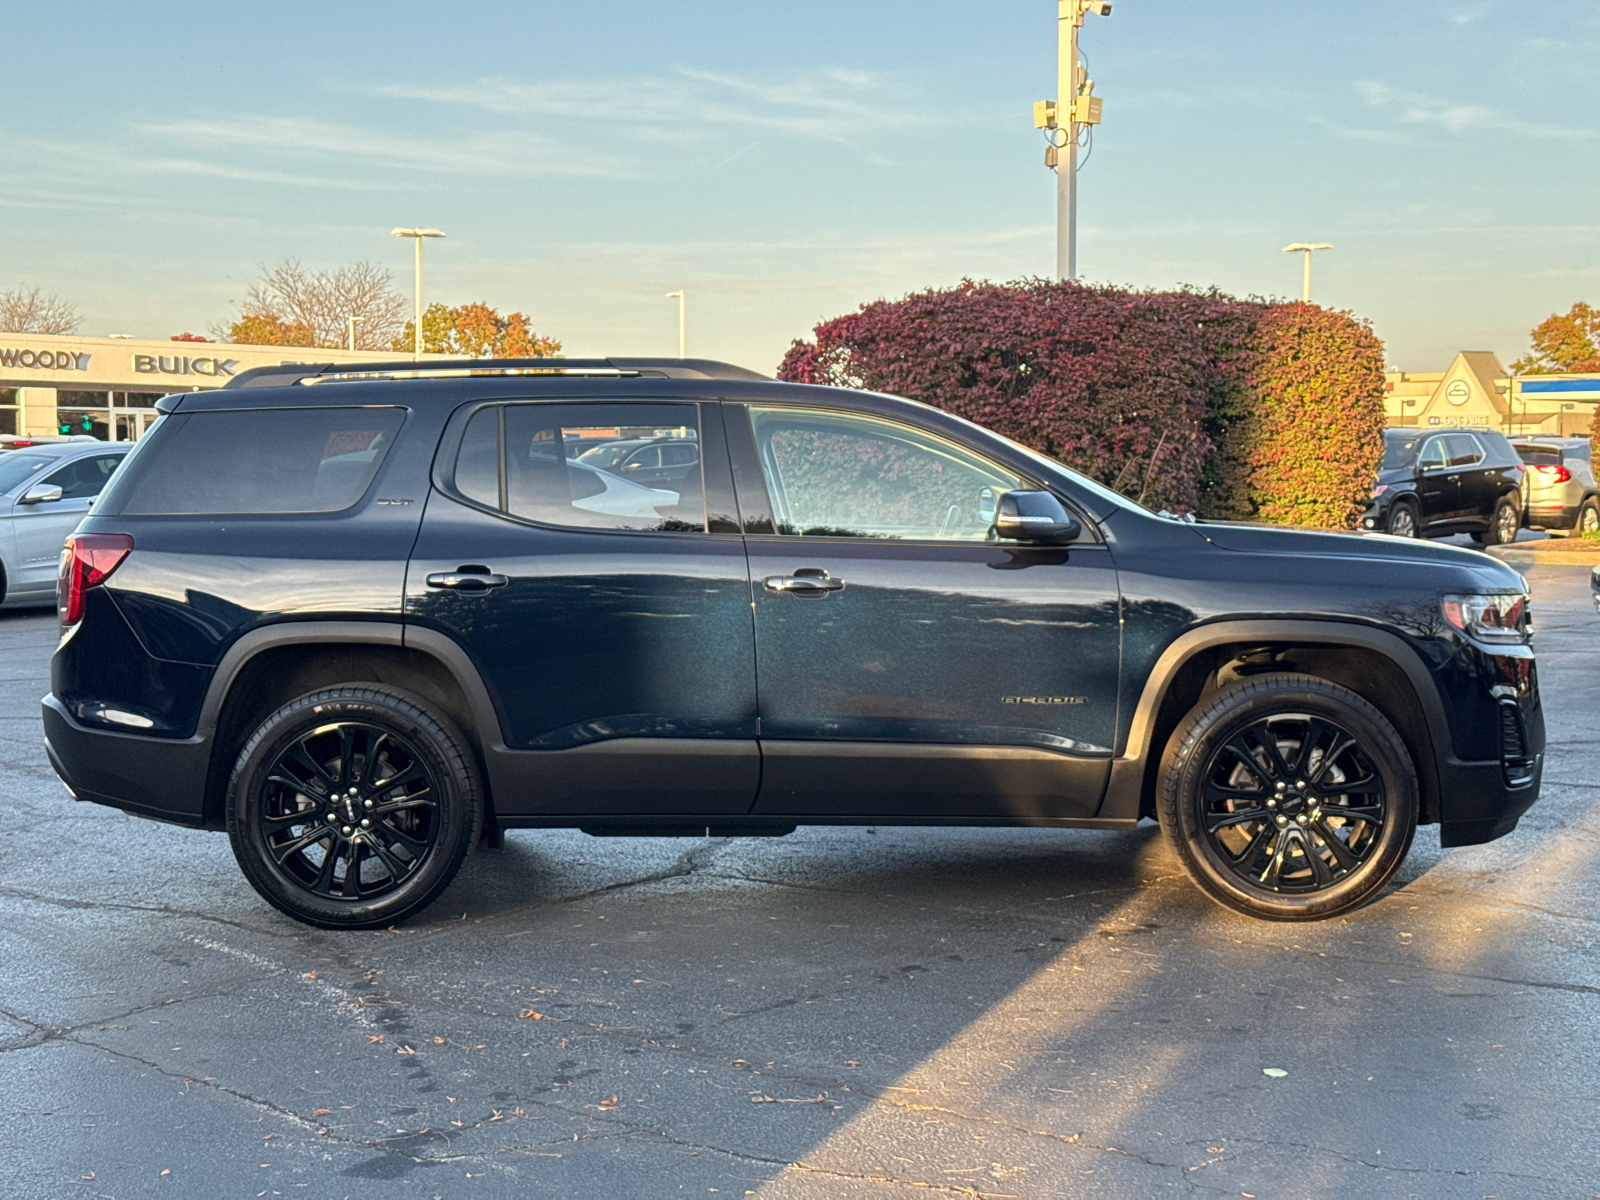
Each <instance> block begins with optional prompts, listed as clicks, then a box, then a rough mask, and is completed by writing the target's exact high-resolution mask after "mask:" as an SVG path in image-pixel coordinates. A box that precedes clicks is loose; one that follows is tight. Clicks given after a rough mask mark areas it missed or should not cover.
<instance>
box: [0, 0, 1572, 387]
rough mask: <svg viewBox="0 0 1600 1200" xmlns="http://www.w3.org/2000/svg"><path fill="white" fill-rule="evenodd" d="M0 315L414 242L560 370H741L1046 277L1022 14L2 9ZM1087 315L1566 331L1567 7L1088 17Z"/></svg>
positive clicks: (1498, 347)
mask: <svg viewBox="0 0 1600 1200" xmlns="http://www.w3.org/2000/svg"><path fill="white" fill-rule="evenodd" d="M0 24H3V26H4V32H3V38H4V44H5V45H6V47H7V53H6V56H5V58H6V66H5V71H4V74H3V76H0V156H3V159H4V163H5V167H4V170H3V171H0V289H3V288H6V287H10V286H14V285H15V284H17V283H22V282H25V283H27V284H30V285H31V284H39V285H41V286H43V287H45V288H46V289H47V290H51V291H55V292H58V293H60V294H62V295H63V296H65V297H66V298H68V299H71V300H74V301H76V302H77V303H78V305H79V307H80V308H81V310H82V312H83V314H84V317H85V321H84V325H83V329H82V332H84V333H86V334H104V333H111V332H118V333H133V334H136V335H139V336H149V337H165V336H167V335H169V334H173V333H178V332H182V331H185V330H195V331H198V332H203V331H204V330H206V329H207V328H209V327H210V326H211V325H213V324H215V323H216V322H218V321H220V320H222V319H224V318H225V317H226V316H227V315H229V313H230V312H232V311H234V310H236V308H237V304H238V301H239V300H240V299H242V297H243V295H244V292H245V289H246V287H247V286H248V284H249V282H250V281H251V280H252V279H253V278H254V277H255V276H256V275H257V274H258V269H259V265H260V264H263V263H265V264H273V263H276V262H278V261H281V260H282V259H284V258H286V257H296V258H298V259H300V260H301V261H302V262H303V263H304V264H305V265H306V266H308V267H313V268H323V267H334V266H338V265H340V264H342V263H346V262H350V261H354V260H357V259H370V260H375V261H378V262H381V263H383V264H385V265H387V266H389V267H390V268H392V270H393V271H394V275H395V281H396V283H397V284H398V285H399V286H400V287H401V288H402V289H404V290H406V291H407V292H408V293H409V289H410V285H411V257H410V245H409V243H402V242H401V241H400V240H399V239H395V238H391V237H389V236H388V231H389V229H390V228H391V227H393V226H395V225H413V224H423V225H434V226H437V227H439V228H441V229H443V230H445V232H446V233H447V234H448V235H449V236H448V238H447V239H446V240H445V241H443V242H432V243H430V244H429V245H428V247H427V255H428V260H427V268H426V275H425V278H426V282H427V286H428V293H429V298H430V299H437V300H443V301H445V302H448V303H461V302H464V301H468V300H486V301H488V302H489V303H491V304H493V305H495V306H497V307H499V308H501V309H502V310H509V309H521V310H523V311H525V312H527V313H529V314H530V315H531V316H532V317H533V319H534V324H535V327H536V328H537V329H538V330H539V331H540V332H541V333H545V334H548V335H550V336H554V337H557V338H560V339H561V340H563V341H564V342H565V344H566V348H567V351H568V352H569V353H574V354H607V353H610V354H668V353H674V352H675V349H676V339H677V313H676V305H675V302H674V301H669V300H667V299H665V298H664V297H663V295H662V294H663V293H664V292H667V291H671V290H674V289H677V288H685V289H687V291H688V295H689V342H690V345H689V349H690V353H691V354H696V355H704V356H708V357H719V358H727V359H730V360H732V361H735V362H740V363H743V364H745V365H748V366H752V367H756V368H758V369H761V370H771V369H773V368H774V367H775V365H776V363H777V361H778V359H779V357H780V356H781V355H782V353H783V351H784V349H785V348H786V347H787V345H788V343H789V342H790V340H791V339H793V338H796V337H802V336H806V335H807V334H808V333H809V331H810V329H811V327H812V326H813V325H814V324H816V323H817V322H818V321H820V320H823V319H826V318H828V317H831V316H836V315H839V314H841V313H844V312H849V311H853V310H854V309H855V308H856V307H857V306H858V305H859V304H861V303H863V302H865V301H870V300H873V299H876V298H879V297H885V296H887V297H895V296H900V295H904V294H906V293H907V292H910V291H916V290H920V289H923V288H926V287H941V286H947V285H950V284H952V283H955V282H956V281H958V280H959V279H961V278H962V277H963V276H971V277H974V278H989V279H1012V278H1019V277H1023V276H1028V275H1047V274H1049V273H1050V271H1051V270H1052V269H1053V266H1054V237H1055V233H1054V219H1055V218H1054V203H1055V201H1054V194H1055V191H1054V177H1053V176H1052V175H1051V173H1050V172H1049V171H1047V170H1046V168H1045V167H1044V166H1043V162H1042V158H1043V143H1042V141H1041V139H1040V134H1039V133H1037V132H1036V131H1035V130H1034V129H1033V128H1032V120H1031V105H1032V102H1033V101H1034V100H1036V99H1041V98H1044V97H1047V96H1053V95H1054V91H1055V4H1054V3H1052V2H1051V0H989V2H988V3H982V4H976V3H968V4H960V3H951V2H945V0H915V2H913V0H873V2H869V0H854V2H851V3H844V2H838V0H811V3H808V4H806V5H800V6H794V5H791V6H782V5H773V4H755V3H750V2H748V0H746V2H742V3H732V2H722V0H703V2H700V3H693V4H681V3H679V4H673V3H660V2H659V0H658V2H655V3H635V2H633V0H609V2H606V3H598V4H571V3H566V4H559V5H557V4H546V3H537V2H524V3H517V4H509V3H506V4H496V3H479V4H474V5H449V4H438V3H432V4H408V3H384V4H368V3H358V2H352V0H342V2H341V3H337V4H329V3H326V2H325V0H324V2H323V3H318V4H304V3H275V4H272V5H261V4H250V5H246V4H238V3H221V4H218V3H216V2H215V0H213V2H211V3H207V4H204V5H202V4H156V3H145V4H138V5H128V4H115V5H113V4H87V3H72V2H70V0H65V2H63V3H60V4H54V5H43V4H29V5H23V4H13V5H7V6H6V8H5V11H4V15H3V18H0ZM1083 47H1084V50H1085V53H1086V55H1087V58H1088V64H1089V68H1090V74H1091V76H1093V78H1094V79H1095V80H1096V83H1097V88H1096V91H1097V94H1099V95H1101V96H1103V97H1104V98H1105V123H1104V124H1103V125H1102V126H1101V127H1100V128H1099V129H1098V130H1097V131H1096V133H1095V144H1094V149H1093V152H1092V154H1091V155H1090V157H1089V159H1088V161H1087V162H1086V164H1085V166H1084V169H1083V172H1082V174H1081V176H1080V179H1081V189H1082V192H1081V201H1080V218H1079V219H1080V234H1079V264H1080V270H1081V271H1082V272H1083V275H1084V276H1085V277H1086V278H1088V279H1091V280H1097V281H1106V282H1113V283H1118V284H1125V285H1132V286H1136V287H1167V286H1172V285H1175V284H1180V283H1189V284H1194V285H1198V286H1211V285H1215V286H1218V287H1220V288H1222V289H1224V290H1226V291H1230V292H1234V293H1237V294H1240V295H1245V294H1258V295H1273V296H1294V295H1298V293H1299V286H1300V266H1299V258H1298V256H1296V255H1286V254H1283V253H1282V252H1281V249H1280V248H1281V247H1282V246H1283V245H1285V244H1286V243H1288V242H1291V241H1300V240H1308V241H1327V242H1332V243H1334V247H1335V248H1334V249H1333V250H1331V251H1328V252H1326V253H1323V254H1320V255H1319V256H1318V259H1317V264H1316V279H1315V284H1314V298H1315V299H1317V300H1318V301H1319V302H1321V303H1326V304H1330V305H1333V306H1336V307H1340V308H1350V309H1353V310H1354V311H1356V312H1357V313H1359V314H1362V315H1364V316H1367V317H1369V318H1371V320H1372V322H1373V324H1374V326H1375V328H1376V329H1377V332H1378V334H1379V335H1380V336H1381V337H1382V338H1383V339H1384V341H1385V343H1386V345H1387V346H1388V358H1389V361H1390V362H1391V363H1393V364H1395V365H1398V366H1401V367H1403V368H1405V369H1407V370H1413V371H1426V370H1442V369H1443V368H1444V367H1445V366H1446V365H1447V364H1448V361H1449V358H1450V356H1451V355H1452V354H1453V353H1454V352H1455V351H1456V350H1458V349H1490V350H1495V351H1498V352H1499V353H1500V354H1501V356H1502V358H1503V359H1505V360H1506V361H1507V362H1509V361H1510V359H1511V358H1512V357H1514V356H1516V355H1517V354H1519V353H1521V352H1522V351H1523V350H1524V349H1525V348H1526V345H1527V334H1528V330H1529V329H1530V328H1531V327H1532V326H1533V325H1534V324H1535V323H1537V322H1538V321H1539V320H1541V319H1543V318H1544V317H1545V316H1547V315H1549V314H1550V313H1551V312H1553V311H1557V310H1560V311H1565V310H1566V309H1567V308H1568V307H1569V306H1570V305H1571V304H1572V303H1573V302H1574V301H1576V300H1579V299H1588V300H1590V301H1600V154H1597V150H1600V116H1597V114H1600V71H1596V69H1595V66H1594V63H1595V61H1596V55H1597V53H1600V3H1597V2H1595V0H1585V2H1578V0H1541V2H1539V3H1536V4H1530V3H1527V2H1526V0H1524V2H1522V3H1512V2H1511V0H1403V2H1401V3H1393V2H1389V3H1369V2H1366V0H1346V2H1345V3H1341V4H1323V3H1318V4H1305V3H1291V2H1286V0H1214V2H1211V3H1198V2H1195V0H1116V5H1115V12H1114V14H1113V15H1112V16H1111V17H1110V18H1108V19H1105V20H1101V19H1098V18H1095V17H1090V18H1088V21H1087V24H1086V29H1085V33H1084V37H1083Z"/></svg>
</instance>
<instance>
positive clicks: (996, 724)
mask: <svg viewBox="0 0 1600 1200" xmlns="http://www.w3.org/2000/svg"><path fill="white" fill-rule="evenodd" d="M727 417H728V423H729V434H730V441H731V443H732V445H733V447H734V453H735V455H736V456H740V455H741V454H743V453H748V454H749V456H750V457H751V458H752V459H753V460H754V463H756V464H759V465H758V466H755V465H752V466H751V467H750V468H749V469H746V470H744V471H741V472H740V487H741V492H740V498H741V504H742V505H743V507H744V512H745V516H746V528H747V536H746V546H747V548H748V552H749V555H750V570H751V578H752V590H753V594H754V610H755V630H756V663H757V677H758V679H759V692H760V704H759V708H760V715H761V744H762V755H763V763H764V766H763V777H762V788H761V796H760V798H759V800H758V801H757V805H756V810H755V811H756V812H757V813H761V814H764V815H771V816H796V817H802V818H803V817H805V816H807V815H814V816H829V817H856V818H860V819H866V818H870V817H874V816H877V817H901V818H905V819H914V818H916V817H918V816H928V817H939V818H951V817H954V818H962V817H969V818H974V819H983V818H991V819H993V818H1018V819H1026V818H1052V817H1085V816H1092V815H1093V814H1094V813H1095V811H1096V810H1097V809H1098V806H1099V803H1100V797H1101V792H1102V789H1103V786H1104V782H1105V778H1106V774H1107V771H1108V770H1109V760H1110V756H1111V746H1112V742H1113V739H1114V736H1115V729H1116V712H1117V664H1118V646H1119V625H1118V615H1119V611H1118V610H1119V601H1118V592H1117V580H1116V572H1115V570H1114V569H1113V566H1112V563H1111V557H1110V554H1109V552H1108V551H1107V549H1106V547H1105V546H1104V545H1102V544H1100V543H1098V542H1096V541H1094V540H1092V534H1090V535H1088V537H1087V539H1086V540H1085V541H1083V542H1082V543H1080V544H1077V545H1073V546H1071V547H1060V548H1040V547H1031V546H1024V545H1021V544H1018V543H1004V542H999V541H991V540H988V534H989V529H990V526H991V525H992V523H993V517H994V504H995V497H996V496H998V495H999V494H1000V493H1002V492H1005V491H1010V490H1013V489H1016V488H1021V487H1029V486H1032V485H1031V484H1030V483H1029V482H1028V481H1026V480H1024V479H1023V478H1021V477H1020V476H1018V475H1017V474H1016V473H1015V472H1012V471H1010V470H1008V469H1006V468H1004V467H1001V466H999V465H997V464H995V463H992V462H990V461H988V460H986V459H984V458H982V457H980V456H979V455H976V454H974V453H972V452H971V451H969V450H966V449H965V448H963V447H960V446H957V445H955V444H953V443H951V442H949V441H946V440H945V439H943V438H940V437H938V436H935V435H932V434H929V433H927V432H925V431H922V430H918V429H915V428H912V427H910V426H907V425H903V424H900V423H897V422H893V421H888V420H883V419H879V418H874V417H866V416H860V415H855V414H847V413H839V412H827V411H821V410H816V409H802V408H783V407H760V406H756V407H751V408H749V409H743V408H741V407H739V406H732V405H730V406H729V407H728V409H727ZM742 446H747V447H748V449H747V450H742V449H741V447H742ZM752 484H759V485H762V487H763V494H762V495H760V496H759V497H757V498H755V499H754V500H752V501H751V502H750V503H745V495H746V490H747V489H748V488H749V487H750V485H752ZM765 503H770V505H771V513H772V525H771V530H772V532H771V533H764V534H759V535H754V536H752V535H750V534H749V532H748V531H749V530H750V528H751V525H750V517H751V515H752V512H753V511H755V510H757V509H758V508H759V507H760V506H762V505H763V504H765Z"/></svg>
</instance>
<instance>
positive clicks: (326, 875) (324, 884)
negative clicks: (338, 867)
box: [311, 841, 339, 896]
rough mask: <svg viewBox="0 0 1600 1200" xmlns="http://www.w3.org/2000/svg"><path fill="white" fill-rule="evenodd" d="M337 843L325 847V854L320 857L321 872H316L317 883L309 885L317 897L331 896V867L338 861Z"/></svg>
mask: <svg viewBox="0 0 1600 1200" xmlns="http://www.w3.org/2000/svg"><path fill="white" fill-rule="evenodd" d="M338 849H339V843H338V842H337V841H335V842H334V843H333V845H331V846H329V847H327V853H325V854H324V855H323V856H322V870H320V871H318V872H317V881H316V883H314V884H312V885H311V890H312V891H313V892H316V893H317V894H318V895H322V896H331V895H333V865H334V862H335V861H336V860H337V859H338V857H339V855H338Z"/></svg>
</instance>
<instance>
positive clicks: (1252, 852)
mask: <svg viewBox="0 0 1600 1200" xmlns="http://www.w3.org/2000/svg"><path fill="white" fill-rule="evenodd" d="M1277 834H1278V831H1277V830H1276V829H1274V828H1273V827H1272V826H1271V825H1262V827H1261V828H1260V829H1258V830H1256V835H1255V836H1254V837H1253V838H1251V839H1250V844H1249V845H1248V846H1246V847H1245V848H1244V850H1243V851H1241V852H1240V854H1239V857H1237V858H1235V859H1234V860H1233V863H1234V866H1235V868H1236V869H1238V870H1239V871H1241V872H1243V873H1244V874H1246V875H1253V874H1255V869H1256V860H1257V859H1259V858H1260V857H1261V852H1262V851H1263V850H1269V849H1270V843H1271V841H1272V839H1273V838H1275V837H1276V836H1277Z"/></svg>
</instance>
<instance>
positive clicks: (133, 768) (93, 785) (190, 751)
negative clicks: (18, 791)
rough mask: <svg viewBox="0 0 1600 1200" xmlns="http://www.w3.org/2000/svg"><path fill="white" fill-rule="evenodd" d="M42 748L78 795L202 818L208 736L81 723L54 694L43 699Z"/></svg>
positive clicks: (185, 819) (169, 816)
mask: <svg viewBox="0 0 1600 1200" xmlns="http://www.w3.org/2000/svg"><path fill="white" fill-rule="evenodd" d="M43 709H44V711H43V718H44V736H45V753H46V754H47V755H49V758H50V765H51V766H52V767H54V768H55V771H56V774H57V775H59V776H61V782H63V783H65V784H66V785H67V790H68V791H70V792H71V793H72V796H73V798H74V799H76V800H89V801H93V802H94V803H95V804H106V805H109V806H110V807H112V808H120V809H123V810H124V811H126V812H131V813H138V814H139V815H140V816H145V817H154V818H155V819H156V820H158V821H171V822H174V823H176V824H179V825H193V826H199V825H203V824H204V823H205V794H206V775H207V772H208V770H209V768H210V765H211V744H210V739H208V738H202V737H191V738H155V737H140V736H139V735H137V734H132V733H113V732H110V731H108V730H105V729H91V728H89V727H88V726H85V725H80V724H78V722H76V721H74V720H73V719H72V718H71V717H70V716H68V715H67V710H66V708H65V707H64V706H63V705H62V703H61V701H59V700H57V699H56V697H55V696H54V695H50V696H46V697H45V698H44V701H43Z"/></svg>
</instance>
